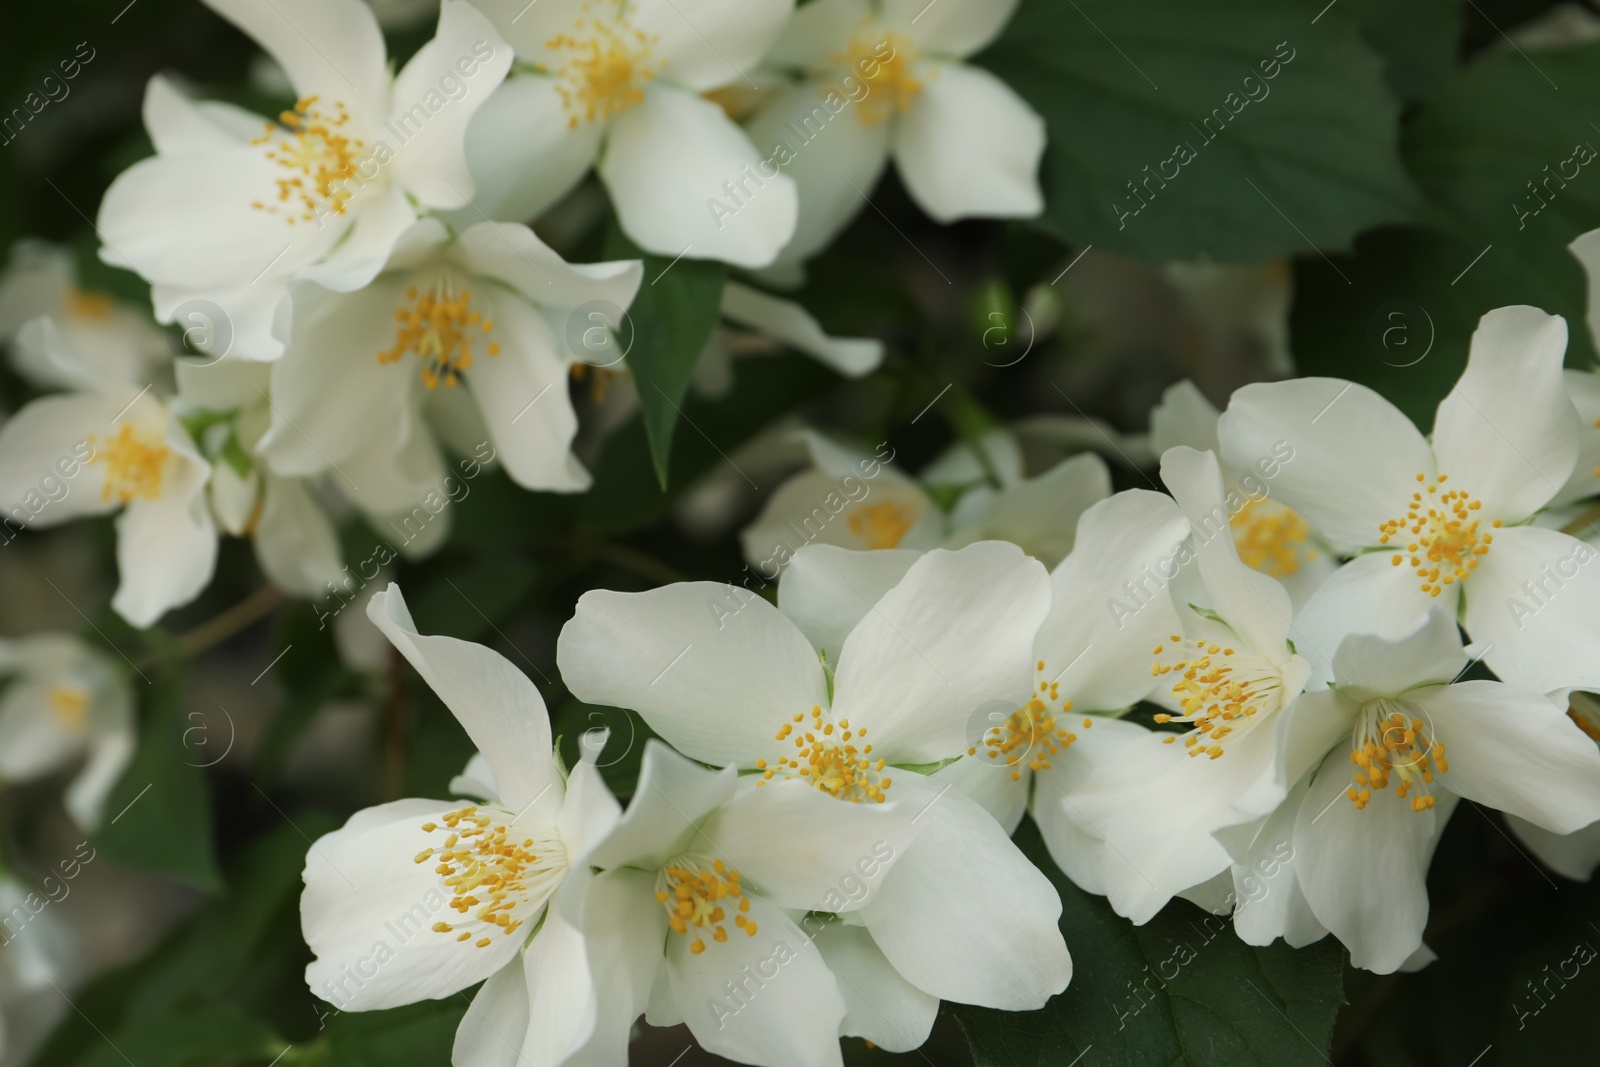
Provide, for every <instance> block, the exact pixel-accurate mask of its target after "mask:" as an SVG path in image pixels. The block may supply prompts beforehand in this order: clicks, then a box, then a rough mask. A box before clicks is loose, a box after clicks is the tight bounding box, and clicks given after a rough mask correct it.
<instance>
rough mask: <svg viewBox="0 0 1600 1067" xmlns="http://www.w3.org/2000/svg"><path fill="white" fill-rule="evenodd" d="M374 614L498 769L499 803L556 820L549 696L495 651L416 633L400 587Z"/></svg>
mask: <svg viewBox="0 0 1600 1067" xmlns="http://www.w3.org/2000/svg"><path fill="white" fill-rule="evenodd" d="M367 617H368V618H370V619H371V620H372V621H373V623H374V624H375V625H376V626H377V627H378V629H380V630H382V631H383V633H384V636H385V637H387V638H388V639H389V640H390V642H392V643H393V644H394V647H395V648H397V649H399V650H400V654H401V655H403V656H405V658H406V659H407V660H408V661H409V662H410V663H411V665H412V666H413V667H415V668H416V671H417V673H418V674H420V675H421V676H422V680H423V681H425V682H427V683H428V687H429V688H430V689H432V690H433V691H434V693H435V694H436V695H437V696H438V697H439V699H440V700H442V701H444V704H445V707H447V708H449V709H450V713H451V714H452V715H454V716H455V717H456V719H457V721H459V722H460V723H461V727H462V729H464V730H466V732H467V736H468V737H470V738H472V743H473V744H474V745H475V746H476V747H477V749H478V751H479V752H481V753H483V756H484V759H486V760H488V762H489V767H490V769H491V770H492V771H493V772H494V780H495V785H496V786H497V787H498V788H499V790H500V799H501V800H503V801H504V802H505V803H506V805H507V806H508V807H510V809H511V810H512V811H513V812H517V813H519V814H520V813H522V812H524V811H526V810H528V809H529V808H533V809H534V810H535V811H537V812H540V813H543V817H544V819H545V821H546V822H548V823H553V822H554V821H555V814H556V812H558V811H560V810H561V802H562V799H563V797H564V795H565V789H564V787H563V785H562V782H561V776H560V773H559V772H558V771H557V770H556V765H555V761H554V758H553V756H552V749H551V741H550V716H549V713H548V712H546V710H545V706H544V698H542V697H541V696H540V695H539V690H538V689H537V688H535V687H534V684H533V683H532V682H531V681H529V680H528V676H527V675H525V674H523V673H522V672H521V671H519V670H518V669H517V668H516V667H514V666H512V664H511V661H510V660H508V659H506V658H505V657H504V656H502V655H500V653H498V652H496V651H494V650H493V649H492V648H486V647H484V646H483V645H479V644H475V643H473V642H471V641H462V640H459V639H457V638H454V637H445V636H442V635H425V634H420V633H418V632H417V626H416V623H414V622H412V621H411V612H410V611H409V610H408V609H407V608H406V602H405V598H404V597H402V596H401V595H400V587H399V586H397V585H394V584H393V583H391V584H390V585H389V587H388V589H386V590H384V591H383V592H381V593H375V594H374V595H373V597H372V599H371V600H370V601H368V602H367Z"/></svg>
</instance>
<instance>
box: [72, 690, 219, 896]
mask: <svg viewBox="0 0 1600 1067" xmlns="http://www.w3.org/2000/svg"><path fill="white" fill-rule="evenodd" d="M140 696H141V698H142V700H141V703H142V705H143V726H142V727H141V729H140V736H139V750H138V752H137V753H136V754H135V755H134V758H133V763H132V764H130V765H129V767H128V770H127V773H126V774H124V775H123V776H122V780H121V781H120V782H118V783H117V786H116V788H115V789H113V790H112V791H111V796H110V798H109V799H108V800H107V801H106V808H105V811H106V818H107V823H106V825H105V826H103V827H102V828H101V830H100V832H99V834H98V835H97V836H96V838H95V844H96V846H97V847H98V848H100V849H103V850H104V851H105V853H106V855H108V856H110V857H111V858H113V859H115V860H116V861H117V862H119V863H125V864H127V865H128V866H130V867H137V868H139V869H140V870H146V871H154V872H156V873H158V874H164V875H166V876H168V877H170V878H176V879H177V880H179V881H181V882H186V883H188V884H189V885H192V886H195V887H196V888H198V889H203V890H206V891H208V892H214V891H216V890H217V889H219V888H220V887H221V883H220V881H219V880H218V876H217V859H216V851H215V848H214V845H213V842H212V821H211V798H210V795H209V793H208V791H207V789H206V782H205V775H204V773H203V772H202V771H201V769H200V766H199V763H201V762H203V761H204V759H209V758H210V757H209V756H208V755H206V756H197V754H196V753H197V748H196V746H194V745H192V744H190V743H188V742H189V741H190V736H189V731H190V730H204V729H205V727H204V726H201V725H197V723H196V722H194V721H190V720H189V719H188V718H186V717H185V716H184V710H183V680H182V676H181V674H180V673H179V672H177V671H169V672H167V673H164V674H161V675H158V676H157V677H156V678H155V680H154V681H153V682H152V683H151V684H150V685H149V686H148V687H146V689H145V690H144V691H143V692H142V693H141V694H140ZM208 740H209V739H208Z"/></svg>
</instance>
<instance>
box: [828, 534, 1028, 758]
mask: <svg viewBox="0 0 1600 1067" xmlns="http://www.w3.org/2000/svg"><path fill="white" fill-rule="evenodd" d="M1049 608H1050V580H1049V575H1048V573H1047V572H1046V571H1045V569H1044V568H1043V567H1042V566H1040V565H1039V563H1038V561H1037V560H1032V559H1029V558H1028V557H1027V556H1025V555H1023V554H1022V550H1021V549H1019V548H1017V546H1016V545H1012V544H1007V543H1005V542H1002V541H984V542H980V543H978V544H975V545H970V546H968V547H967V548H963V549H961V550H959V551H957V552H950V551H946V550H944V549H935V550H934V551H932V552H929V553H928V554H927V555H925V556H923V557H922V558H921V559H919V560H917V562H915V563H914V564H912V565H911V569H910V570H909V571H907V572H906V576H905V578H904V579H902V580H901V582H900V583H899V584H898V585H896V586H895V587H894V588H893V589H891V590H890V591H889V592H888V593H886V594H884V596H883V597H882V599H880V600H879V601H878V602H877V603H876V604H874V605H873V608H872V611H871V612H869V613H868V614H867V615H866V616H865V617H864V618H863V619H862V620H861V623H860V624H859V625H858V626H857V627H856V628H855V629H854V630H852V631H851V633H850V636H849V637H848V638H846V639H845V643H844V648H843V650H842V651H841V652H840V654H839V661H838V662H839V667H838V671H837V674H836V675H835V680H834V700H833V713H834V717H835V718H836V719H848V720H850V722H851V723H852V724H854V725H855V726H856V727H857V728H858V729H859V728H861V727H868V728H870V729H871V731H872V737H871V738H870V740H871V741H872V743H873V745H874V746H875V751H876V753H877V755H879V756H881V757H883V758H886V759H890V760H893V761H894V762H897V763H925V762H931V761H933V760H939V759H944V758H946V757H949V756H954V755H959V754H960V753H961V752H963V751H965V749H966V748H967V747H968V746H969V745H970V743H971V742H970V740H969V739H968V737H967V733H968V727H969V720H970V718H971V716H972V714H973V713H974V712H975V711H977V710H978V709H979V708H981V707H983V706H984V705H985V704H987V703H989V702H992V701H996V700H1006V701H1016V702H1017V703H1019V704H1020V703H1021V702H1022V700H1023V699H1024V698H1025V696H1026V694H1027V693H1028V692H1029V690H1030V689H1031V685H1032V683H1031V681H1030V679H1031V677H1032V663H1031V650H1032V646H1033V637H1034V634H1035V633H1036V632H1037V631H1038V629H1039V624H1040V623H1041V622H1042V621H1043V620H1044V617H1045V614H1046V612H1047V611H1048V610H1049Z"/></svg>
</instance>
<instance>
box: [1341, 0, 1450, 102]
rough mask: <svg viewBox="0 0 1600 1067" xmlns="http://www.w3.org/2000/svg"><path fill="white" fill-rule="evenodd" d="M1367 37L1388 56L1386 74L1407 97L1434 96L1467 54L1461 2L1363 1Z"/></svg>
mask: <svg viewBox="0 0 1600 1067" xmlns="http://www.w3.org/2000/svg"><path fill="white" fill-rule="evenodd" d="M1353 9H1354V11H1355V12H1356V13H1357V15H1358V17H1359V18H1360V20H1361V36H1362V39H1364V40H1365V41H1366V42H1367V43H1368V44H1369V45H1371V46H1372V48H1373V50H1374V51H1376V52H1377V53H1378V54H1379V55H1380V56H1382V57H1383V75H1384V78H1385V79H1386V80H1387V81H1388V83H1389V86H1390V88H1392V89H1393V90H1394V91H1395V92H1396V93H1397V94H1399V96H1400V98H1401V99H1402V100H1422V99H1424V98H1426V97H1428V96H1431V95H1432V94H1433V92H1434V91H1435V90H1436V89H1438V87H1439V85H1440V84H1441V83H1442V82H1443V81H1444V80H1445V79H1446V78H1447V77H1449V76H1450V72H1451V71H1452V70H1454V69H1455V66H1456V63H1457V62H1458V57H1459V55H1460V52H1461V25H1462V5H1461V0H1406V2H1405V3H1395V2H1394V0H1357V2H1356V3H1355V4H1354V5H1353Z"/></svg>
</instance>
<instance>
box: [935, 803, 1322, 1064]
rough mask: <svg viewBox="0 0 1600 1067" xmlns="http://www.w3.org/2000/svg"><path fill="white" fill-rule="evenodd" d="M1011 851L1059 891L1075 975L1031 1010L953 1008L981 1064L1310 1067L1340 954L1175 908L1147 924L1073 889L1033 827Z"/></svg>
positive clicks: (1318, 1053)
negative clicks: (1255, 940) (1245, 931)
mask: <svg viewBox="0 0 1600 1067" xmlns="http://www.w3.org/2000/svg"><path fill="white" fill-rule="evenodd" d="M1017 845H1018V847H1020V848H1021V849H1022V850H1023V852H1024V853H1026V854H1027V856H1028V857H1029V858H1030V859H1032V860H1033V861H1034V863H1036V864H1038V866H1039V869H1040V870H1042V871H1044V872H1045V874H1047V875H1048V876H1049V877H1050V880H1051V881H1052V882H1053V883H1054V884H1055V887H1056V889H1057V890H1058V891H1059V892H1060V893H1061V905H1062V912H1061V933H1062V935H1063V936H1064V937H1065V938H1066V940H1067V945H1068V946H1069V947H1070V948H1071V950H1072V959H1073V970H1074V972H1075V977H1074V978H1073V982H1072V984H1071V985H1070V986H1068V987H1067V991H1066V992H1065V993H1062V994H1060V995H1058V996H1056V997H1054V998H1052V999H1051V1001H1050V1003H1049V1004H1047V1005H1046V1006H1045V1007H1044V1008H1043V1009H1042V1010H1040V1011H1035V1012H1003V1011H992V1010H989V1009H985V1008H973V1007H968V1006H962V1005H957V1006H956V1007H955V1009H954V1010H955V1013H956V1018H957V1019H959V1020H960V1021H961V1025H962V1028H963V1029H964V1030H965V1031H966V1033H967V1038H968V1040H969V1041H970V1042H971V1045H972V1055H973V1060H974V1062H975V1063H976V1065H977V1067H1062V1065H1064V1064H1069V1063H1074V1064H1077V1065H1078V1067H1112V1065H1124V1064H1139V1065H1144V1064H1151V1065H1154V1064H1161V1065H1162V1067H1297V1065H1304V1067H1312V1065H1315V1064H1322V1063H1325V1062H1327V1051H1328V1043H1329V1038H1330V1036H1331V1034H1332V1032H1333V1020H1334V1016H1335V1015H1336V1014H1337V1013H1338V1010H1339V1007H1340V1006H1341V1005H1342V1004H1343V1003H1344V992H1343V984H1342V978H1341V971H1342V967H1343V950H1342V949H1341V948H1340V946H1339V944H1338V943H1337V942H1336V941H1334V940H1333V939H1332V938H1325V939H1324V940H1323V941H1322V942H1320V943H1318V944H1315V945H1311V946H1309V947H1307V948H1303V949H1298V950H1296V949H1291V948H1287V947H1285V946H1284V945H1282V944H1281V943H1280V944H1275V945H1273V946H1271V947H1269V948H1252V947H1251V946H1249V945H1246V944H1245V943H1244V942H1242V941H1240V940H1239V939H1238V938H1237V937H1235V936H1234V933H1233V929H1232V924H1231V922H1230V921H1229V920H1228V919H1227V918H1225V917H1218V916H1214V915H1209V914H1207V913H1205V912H1203V911H1201V910H1199V909H1198V908H1196V907H1194V906H1193V905H1192V904H1188V903H1185V902H1182V901H1174V902H1173V903H1172V904H1170V905H1168V906H1167V908H1166V909H1164V910H1163V911H1162V912H1161V914H1159V915H1157V916H1156V917H1155V918H1154V919H1152V920H1151V921H1150V922H1148V923H1146V924H1145V925H1143V926H1134V925H1133V924H1131V923H1129V922H1128V920H1126V919H1124V918H1122V917H1121V916H1119V915H1117V914H1116V913H1115V912H1113V911H1112V910H1111V906H1110V905H1109V904H1107V903H1106V901H1105V899H1104V898H1102V897H1097V896H1094V895H1092V894H1089V893H1085V892H1084V891H1082V890H1081V889H1079V888H1078V887H1077V886H1075V885H1073V884H1072V883H1071V882H1070V881H1069V880H1068V879H1067V878H1066V876H1065V875H1063V874H1062V873H1061V871H1060V870H1059V869H1058V868H1057V867H1056V865H1055V864H1054V863H1053V862H1052V861H1051V859H1050V855H1049V853H1048V852H1046V851H1045V848H1044V844H1043V842H1042V840H1041V839H1040V837H1039V832H1038V830H1037V829H1036V828H1035V827H1034V826H1033V824H1032V823H1031V822H1029V823H1027V824H1025V825H1024V826H1023V828H1022V829H1021V830H1019V831H1018V833H1017Z"/></svg>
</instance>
